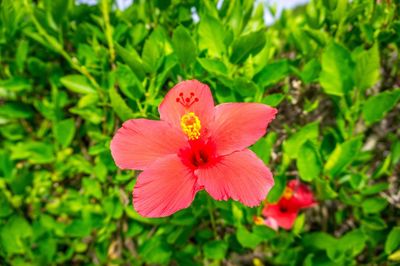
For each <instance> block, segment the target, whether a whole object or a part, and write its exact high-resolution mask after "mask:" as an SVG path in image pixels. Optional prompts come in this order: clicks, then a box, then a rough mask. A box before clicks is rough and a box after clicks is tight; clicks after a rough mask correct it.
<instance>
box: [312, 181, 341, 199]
mask: <svg viewBox="0 0 400 266" xmlns="http://www.w3.org/2000/svg"><path fill="white" fill-rule="evenodd" d="M315 183H316V186H317V191H318V193H317V194H318V195H319V197H320V198H321V199H324V200H325V199H334V198H336V197H337V195H338V194H337V192H336V191H335V190H334V189H333V188H332V186H331V184H330V182H329V180H326V179H320V178H319V179H317V180H316V182H315Z"/></svg>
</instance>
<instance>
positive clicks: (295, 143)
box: [283, 122, 319, 158]
mask: <svg viewBox="0 0 400 266" xmlns="http://www.w3.org/2000/svg"><path fill="white" fill-rule="evenodd" d="M318 134H319V122H312V123H309V124H307V125H305V126H303V127H302V128H300V129H299V130H297V131H296V133H294V134H293V135H291V136H290V137H289V138H288V139H287V140H285V141H284V143H283V150H284V151H285V153H286V154H287V155H288V156H289V157H290V158H297V156H298V153H299V150H300V147H301V146H302V145H303V143H305V142H306V141H307V140H310V141H315V140H316V139H317V138H318Z"/></svg>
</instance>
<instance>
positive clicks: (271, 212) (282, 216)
mask: <svg viewBox="0 0 400 266" xmlns="http://www.w3.org/2000/svg"><path fill="white" fill-rule="evenodd" d="M263 215H264V216H265V217H266V218H267V219H271V218H272V219H274V220H275V221H276V223H277V224H278V225H279V226H280V227H282V228H284V229H291V228H292V227H293V224H294V221H295V220H296V218H297V211H285V212H282V211H281V207H280V206H279V205H278V204H268V205H266V206H265V208H264V209H263Z"/></svg>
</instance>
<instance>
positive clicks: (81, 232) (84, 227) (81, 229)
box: [65, 219, 91, 237]
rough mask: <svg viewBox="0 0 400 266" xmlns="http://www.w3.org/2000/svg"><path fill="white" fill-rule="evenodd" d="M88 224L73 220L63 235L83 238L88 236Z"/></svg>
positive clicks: (83, 221)
mask: <svg viewBox="0 0 400 266" xmlns="http://www.w3.org/2000/svg"><path fill="white" fill-rule="evenodd" d="M90 232H91V226H90V222H89V221H87V220H82V219H74V220H73V221H72V222H71V223H70V224H69V225H68V226H67V227H66V228H65V233H66V234H68V235H70V236H73V237H85V236H88V235H90Z"/></svg>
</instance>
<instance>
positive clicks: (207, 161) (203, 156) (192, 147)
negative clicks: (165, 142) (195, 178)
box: [178, 139, 220, 169]
mask: <svg viewBox="0 0 400 266" xmlns="http://www.w3.org/2000/svg"><path fill="white" fill-rule="evenodd" d="M178 156H179V157H180V158H181V160H182V162H183V163H184V164H185V165H186V166H188V167H189V168H191V169H197V168H199V167H204V166H206V165H212V164H214V163H217V162H218V161H219V160H220V158H219V157H218V156H217V154H216V150H215V143H214V142H212V141H210V140H202V139H199V140H190V141H189V146H187V147H185V148H183V149H180V150H179V152H178Z"/></svg>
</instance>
